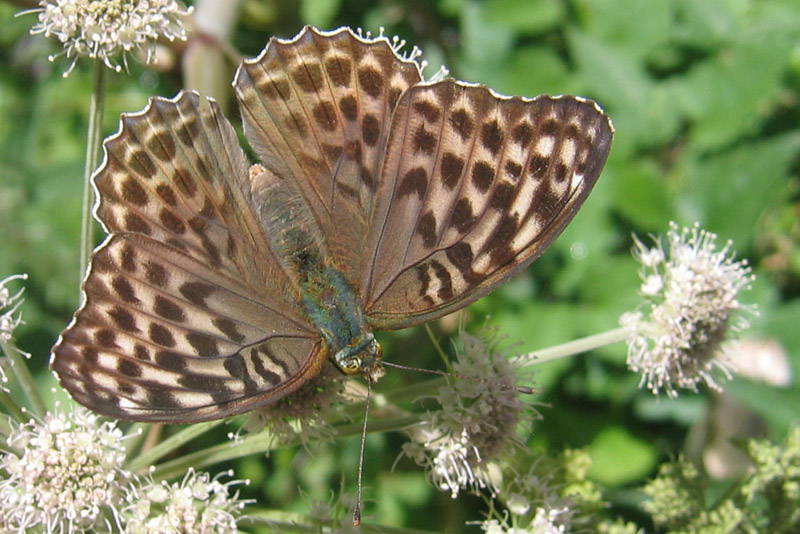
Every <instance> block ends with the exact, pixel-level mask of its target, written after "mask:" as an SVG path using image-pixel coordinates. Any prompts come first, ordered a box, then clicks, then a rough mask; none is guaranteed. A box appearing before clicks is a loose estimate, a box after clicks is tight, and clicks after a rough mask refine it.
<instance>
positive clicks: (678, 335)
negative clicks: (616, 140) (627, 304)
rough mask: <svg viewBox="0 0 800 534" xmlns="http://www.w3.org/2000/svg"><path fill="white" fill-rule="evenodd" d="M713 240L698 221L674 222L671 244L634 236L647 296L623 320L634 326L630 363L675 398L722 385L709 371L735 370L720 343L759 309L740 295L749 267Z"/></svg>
mask: <svg viewBox="0 0 800 534" xmlns="http://www.w3.org/2000/svg"><path fill="white" fill-rule="evenodd" d="M716 238H717V236H716V235H714V234H712V233H709V232H706V231H705V230H701V229H700V228H699V226H698V225H695V226H694V227H692V228H691V229H690V228H683V229H680V230H679V228H678V226H677V225H676V224H675V223H672V224H671V225H670V231H669V232H668V234H667V239H668V242H669V244H668V248H667V250H665V249H664V247H663V246H662V243H661V242H660V241H659V240H656V246H654V247H653V248H648V247H647V246H646V245H645V244H643V243H642V242H641V241H639V240H638V239H637V240H636V249H635V251H634V255H635V256H636V257H637V259H638V260H639V261H640V262H641V264H642V280H643V282H642V286H641V293H642V295H643V296H644V297H645V298H647V299H648V301H649V302H648V304H647V305H646V310H645V311H644V312H643V311H641V310H639V311H636V312H632V313H627V314H625V315H623V316H622V318H621V319H620V322H621V323H622V325H623V326H625V327H627V328H629V330H630V337H629V339H628V367H629V368H630V369H631V370H633V371H636V372H641V373H642V383H643V384H646V385H647V388H648V389H650V390H651V391H652V392H653V393H658V392H660V391H661V390H665V391H666V392H667V394H668V395H670V396H675V395H677V393H676V389H675V388H676V387H678V388H689V389H692V390H696V389H697V385H698V384H699V383H700V382H705V383H706V384H708V386H709V387H712V388H717V389H718V388H719V386H718V385H717V384H716V382H715V381H714V378H713V377H712V375H711V371H712V369H713V368H714V367H718V368H720V369H722V371H723V372H724V373H725V374H726V375H729V374H730V372H729V366H730V364H731V362H730V361H729V358H728V356H727V355H726V353H725V351H724V348H725V347H724V344H723V342H724V341H725V340H726V338H727V337H728V335H729V333H730V332H731V331H739V330H742V329H743V328H746V327H747V326H749V323H748V322H747V320H746V319H745V318H744V317H743V314H742V312H748V313H751V314H753V313H755V310H754V309H753V307H750V306H746V305H743V304H742V303H740V302H739V300H738V298H737V297H738V294H739V292H740V291H742V290H743V289H749V287H750V284H751V282H752V280H753V276H752V275H751V269H750V267H748V266H747V263H746V262H745V261H734V258H733V254H732V253H731V250H730V249H731V243H728V244H726V245H725V247H723V248H722V250H716Z"/></svg>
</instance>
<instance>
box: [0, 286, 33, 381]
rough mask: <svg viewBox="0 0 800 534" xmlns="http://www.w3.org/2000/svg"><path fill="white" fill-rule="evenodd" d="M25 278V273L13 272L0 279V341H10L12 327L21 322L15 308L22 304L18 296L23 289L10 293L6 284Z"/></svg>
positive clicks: (12, 332) (12, 331)
mask: <svg viewBox="0 0 800 534" xmlns="http://www.w3.org/2000/svg"><path fill="white" fill-rule="evenodd" d="M27 278H28V275H26V274H15V275H13V276H9V277H7V278H5V279H3V280H0V341H2V342H6V343H7V342H9V341H11V338H12V336H13V334H14V329H15V328H16V327H17V326H19V324H20V323H21V322H22V317H21V316H20V314H18V313H17V310H18V309H19V306H20V305H21V304H22V300H20V297H21V296H22V292H23V291H24V290H22V289H21V290H19V291H18V292H17V293H15V294H14V295H12V294H11V291H9V289H8V288H7V287H6V284H7V283H9V282H11V281H12V280H26V279H27ZM0 373H2V371H0Z"/></svg>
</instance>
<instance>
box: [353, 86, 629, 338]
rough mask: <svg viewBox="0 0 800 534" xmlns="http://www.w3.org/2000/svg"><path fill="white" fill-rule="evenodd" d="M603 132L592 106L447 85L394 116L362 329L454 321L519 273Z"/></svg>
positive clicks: (569, 208)
mask: <svg viewBox="0 0 800 534" xmlns="http://www.w3.org/2000/svg"><path fill="white" fill-rule="evenodd" d="M612 135H613V129H612V126H611V122H610V121H609V119H608V117H607V116H606V115H605V114H604V113H603V112H602V110H600V109H599V108H598V106H597V105H596V104H594V103H593V102H591V101H587V100H584V99H580V98H577V97H555V98H553V97H549V96H540V97H537V98H535V99H533V100H527V99H521V98H507V97H500V96H498V95H496V94H495V93H493V92H492V91H491V90H489V89H487V88H486V87H483V86H478V85H467V84H464V83H460V82H456V81H454V80H444V81H441V82H437V83H433V84H423V85H418V86H416V87H413V88H411V89H410V90H409V91H408V92H407V93H405V94H404V95H403V97H402V98H401V100H400V102H399V104H398V107H397V109H396V111H395V114H394V118H393V122H392V127H391V133H390V136H389V140H388V146H387V150H386V158H385V161H384V165H383V169H382V172H381V176H380V180H379V189H378V192H377V195H376V198H377V199H378V200H377V205H376V208H375V212H374V218H373V224H372V226H371V228H370V237H369V240H368V243H367V247H366V253H365V255H364V261H363V263H362V271H361V272H362V278H361V287H362V289H363V292H362V296H363V298H364V310H365V313H366V315H367V319H368V322H369V324H370V326H371V327H373V328H376V329H396V328H404V327H407V326H411V325H414V324H419V323H421V322H424V321H428V320H430V319H434V318H436V317H440V316H442V315H445V314H447V313H450V312H453V311H455V310H457V309H459V308H461V307H463V306H466V305H467V304H469V303H471V302H473V301H475V300H476V299H478V298H480V297H481V296H483V295H485V294H486V293H488V292H489V291H491V290H492V289H494V288H495V287H496V286H497V285H498V284H500V283H502V282H503V281H504V280H506V279H507V278H509V277H510V276H512V275H513V274H514V273H516V272H518V271H519V270H520V269H523V268H524V267H526V266H527V265H529V264H530V263H531V262H532V261H533V260H534V259H536V258H537V257H538V256H539V255H540V254H541V253H542V252H544V250H545V249H546V248H547V247H548V246H549V245H550V243H551V242H552V241H553V240H554V239H555V238H556V237H557V236H558V235H559V234H560V233H561V231H562V230H563V229H564V227H565V226H566V225H567V223H569V221H570V220H571V219H572V217H573V216H574V215H575V213H576V211H577V210H578V208H579V207H580V206H581V204H582V203H583V201H584V200H585V199H586V197H587V195H588V194H589V192H590V191H591V189H592V187H593V186H594V184H595V182H596V180H597V178H598V176H599V174H600V171H601V170H602V168H603V165H604V164H605V161H606V157H607V156H608V152H609V149H610V144H611V139H612Z"/></svg>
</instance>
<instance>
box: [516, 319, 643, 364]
mask: <svg viewBox="0 0 800 534" xmlns="http://www.w3.org/2000/svg"><path fill="white" fill-rule="evenodd" d="M629 334H630V330H629V329H628V328H625V327H621V328H617V329H615V330H609V331H608V332H603V333H602V334H595V335H593V336H588V337H584V338H581V339H576V340H574V341H568V342H567V343H562V344H561V345H556V346H554V347H548V348H546V349H542V350H537V351H535V352H530V353H528V354H524V355H522V356H520V357H519V358H518V359H517V363H518V364H519V365H520V366H521V367H530V366H533V365H538V364H540V363H544V362H549V361H552V360H557V359H559V358H566V357H568V356H575V355H576V354H582V353H584V352H588V351H590V350H594V349H597V348H599V347H605V346H606V345H611V344H612V343H618V342H620V341H624V340H625V339H627V338H628V335H629Z"/></svg>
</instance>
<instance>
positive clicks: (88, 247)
mask: <svg viewBox="0 0 800 534" xmlns="http://www.w3.org/2000/svg"><path fill="white" fill-rule="evenodd" d="M93 68H94V83H93V86H92V97H91V101H90V103H89V130H88V132H87V134H86V166H85V167H84V172H83V203H82V204H83V205H82V207H81V250H80V273H79V277H80V279H81V280H83V277H84V276H85V275H86V268H87V267H88V265H89V256H91V254H92V249H94V224H93V222H92V206H93V205H94V190H93V189H92V173H94V170H95V169H96V168H97V165H98V164H99V163H100V139H101V136H102V130H103V106H104V103H105V96H106V69H105V67H104V66H103V61H102V60H101V59H100V58H95V60H94V65H93Z"/></svg>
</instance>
